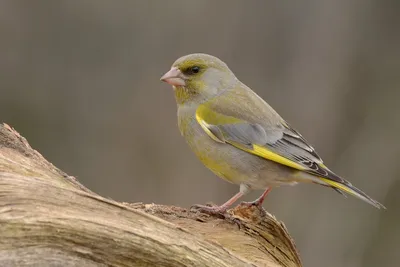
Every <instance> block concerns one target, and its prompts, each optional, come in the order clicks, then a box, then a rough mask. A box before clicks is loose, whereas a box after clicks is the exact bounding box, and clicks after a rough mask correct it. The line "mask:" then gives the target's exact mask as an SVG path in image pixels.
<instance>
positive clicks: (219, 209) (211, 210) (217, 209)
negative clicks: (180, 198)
mask: <svg viewBox="0 0 400 267" xmlns="http://www.w3.org/2000/svg"><path fill="white" fill-rule="evenodd" d="M249 191H250V188H249V186H248V185H245V184H241V185H240V191H239V192H238V193H236V195H234V196H233V197H231V198H230V199H229V200H228V201H227V202H225V203H224V204H222V205H221V206H213V207H210V206H205V205H193V206H192V208H194V209H196V210H198V211H200V212H204V213H208V214H211V215H224V214H225V213H226V210H227V209H228V208H229V207H230V206H232V204H233V203H235V202H236V201H237V200H238V199H239V198H241V197H242V196H244V195H246V194H247V193H248V192H249Z"/></svg>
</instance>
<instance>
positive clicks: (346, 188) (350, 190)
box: [318, 177, 386, 209]
mask: <svg viewBox="0 0 400 267" xmlns="http://www.w3.org/2000/svg"><path fill="white" fill-rule="evenodd" d="M318 179H319V180H321V181H322V182H323V183H325V185H327V186H330V187H332V188H333V189H335V190H336V191H339V193H341V192H345V193H347V194H349V195H352V196H355V197H356V198H359V199H361V200H363V201H365V202H367V203H369V204H371V205H372V206H374V207H376V208H378V209H386V207H385V206H383V205H382V204H381V203H379V202H378V201H376V200H374V199H372V198H370V197H369V196H368V195H367V194H365V193H364V192H363V191H361V190H360V189H358V188H356V187H355V186H353V185H352V184H350V183H349V182H346V181H345V182H344V183H340V182H336V181H332V180H330V179H327V178H323V177H318Z"/></svg>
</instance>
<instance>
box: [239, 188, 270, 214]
mask: <svg viewBox="0 0 400 267" xmlns="http://www.w3.org/2000/svg"><path fill="white" fill-rule="evenodd" d="M270 191H271V187H268V188H267V189H266V190H265V191H264V193H262V195H261V196H260V197H259V198H257V199H256V200H254V201H252V202H242V203H241V204H242V205H247V206H253V205H254V206H257V207H258V208H260V209H261V207H262V204H263V202H264V200H265V197H266V196H267V195H268V193H269V192H270Z"/></svg>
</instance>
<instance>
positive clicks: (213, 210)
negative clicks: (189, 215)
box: [190, 205, 227, 219]
mask: <svg viewBox="0 0 400 267" xmlns="http://www.w3.org/2000/svg"><path fill="white" fill-rule="evenodd" d="M190 210H196V211H199V212H202V213H206V214H209V215H213V216H217V217H219V218H223V219H224V218H226V215H227V213H226V210H227V209H226V207H224V206H211V205H193V206H191V207H190Z"/></svg>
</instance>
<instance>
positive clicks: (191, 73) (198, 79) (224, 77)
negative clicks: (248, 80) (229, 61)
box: [161, 54, 237, 104]
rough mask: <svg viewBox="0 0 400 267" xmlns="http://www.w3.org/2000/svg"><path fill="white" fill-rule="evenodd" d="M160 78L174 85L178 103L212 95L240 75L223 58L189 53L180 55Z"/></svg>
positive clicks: (233, 81)
mask: <svg viewBox="0 0 400 267" xmlns="http://www.w3.org/2000/svg"><path fill="white" fill-rule="evenodd" d="M161 81H164V82H166V83H169V84H171V85H172V87H173V88H174V91H175V97H176V101H177V103H178V104H185V103H187V102H189V101H190V102H191V101H202V100H206V99H209V98H211V97H213V96H215V95H217V94H219V93H220V92H222V91H224V90H226V89H229V88H231V87H232V86H233V85H234V84H235V83H236V82H237V79H236V77H235V75H234V74H233V73H232V71H231V70H230V69H229V68H228V66H227V65H226V64H225V63H224V62H222V61H221V60H220V59H218V58H216V57H213V56H210V55H206V54H190V55H187V56H183V57H181V58H179V59H177V60H176V61H175V62H174V64H172V67H171V69H170V70H169V71H168V72H167V73H165V74H164V75H163V76H162V77H161Z"/></svg>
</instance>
